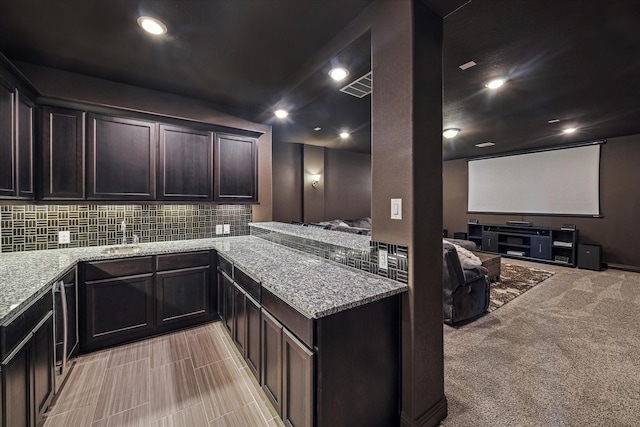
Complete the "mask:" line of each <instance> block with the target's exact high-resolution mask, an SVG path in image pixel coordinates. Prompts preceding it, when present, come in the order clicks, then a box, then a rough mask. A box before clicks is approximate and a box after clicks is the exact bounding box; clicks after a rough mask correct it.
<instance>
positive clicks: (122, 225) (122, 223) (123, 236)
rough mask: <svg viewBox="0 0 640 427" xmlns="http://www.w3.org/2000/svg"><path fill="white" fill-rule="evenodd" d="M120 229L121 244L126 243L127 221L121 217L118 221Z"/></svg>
mask: <svg viewBox="0 0 640 427" xmlns="http://www.w3.org/2000/svg"><path fill="white" fill-rule="evenodd" d="M120 231H122V244H123V245H126V244H127V222H126V221H125V220H124V219H123V220H122V222H121V223H120Z"/></svg>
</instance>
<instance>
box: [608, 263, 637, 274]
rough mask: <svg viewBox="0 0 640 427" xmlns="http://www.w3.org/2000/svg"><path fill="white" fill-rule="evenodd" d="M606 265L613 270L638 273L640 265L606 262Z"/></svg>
mask: <svg viewBox="0 0 640 427" xmlns="http://www.w3.org/2000/svg"><path fill="white" fill-rule="evenodd" d="M607 267H608V268H613V269H615V270H624V271H633V272H634V273H640V267H636V266H634V265H625V264H611V263H607Z"/></svg>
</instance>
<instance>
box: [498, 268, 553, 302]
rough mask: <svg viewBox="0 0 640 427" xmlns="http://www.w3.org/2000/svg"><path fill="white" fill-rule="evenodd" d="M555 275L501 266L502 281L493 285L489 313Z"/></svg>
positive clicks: (550, 272)
mask: <svg viewBox="0 0 640 427" xmlns="http://www.w3.org/2000/svg"><path fill="white" fill-rule="evenodd" d="M553 274H554V273H553V272H552V271H546V270H541V269H538V268H531V267H523V266H521V265H515V264H506V263H503V264H502V266H500V281H499V282H494V283H492V284H491V301H490V303H489V308H488V309H487V312H489V313H490V312H492V311H493V310H495V309H497V308H500V307H502V306H503V305H505V304H506V303H508V302H509V301H513V300H514V299H516V298H517V297H519V296H520V295H522V294H523V293H525V292H527V291H528V290H529V289H531V288H533V287H534V286H536V285H537V284H538V283H540V282H543V281H544V280H547V279H548V278H549V277H551V276H553Z"/></svg>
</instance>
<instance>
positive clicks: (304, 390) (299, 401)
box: [282, 329, 314, 427]
mask: <svg viewBox="0 0 640 427" xmlns="http://www.w3.org/2000/svg"><path fill="white" fill-rule="evenodd" d="M282 333H283V335H282V337H283V338H282V384H283V393H282V420H283V421H284V423H285V425H288V426H294V427H311V426H312V425H313V408H314V399H313V395H314V393H313V390H314V381H313V373H314V371H313V369H314V367H313V361H314V356H313V352H311V350H309V349H308V348H307V347H305V345H304V344H302V343H301V342H300V341H298V340H297V339H296V338H295V337H294V336H293V335H292V334H291V333H290V332H289V331H288V330H287V329H283V330H282Z"/></svg>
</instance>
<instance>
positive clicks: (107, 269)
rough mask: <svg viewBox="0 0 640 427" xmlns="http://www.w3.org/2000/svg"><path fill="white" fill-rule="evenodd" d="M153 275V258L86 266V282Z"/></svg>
mask: <svg viewBox="0 0 640 427" xmlns="http://www.w3.org/2000/svg"><path fill="white" fill-rule="evenodd" d="M145 273H153V257H151V256H147V257H139V258H130V259H117V260H109V261H96V262H88V263H86V264H85V265H84V279H85V280H100V279H108V278H111V277H119V276H133V275H136V274H145Z"/></svg>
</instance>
